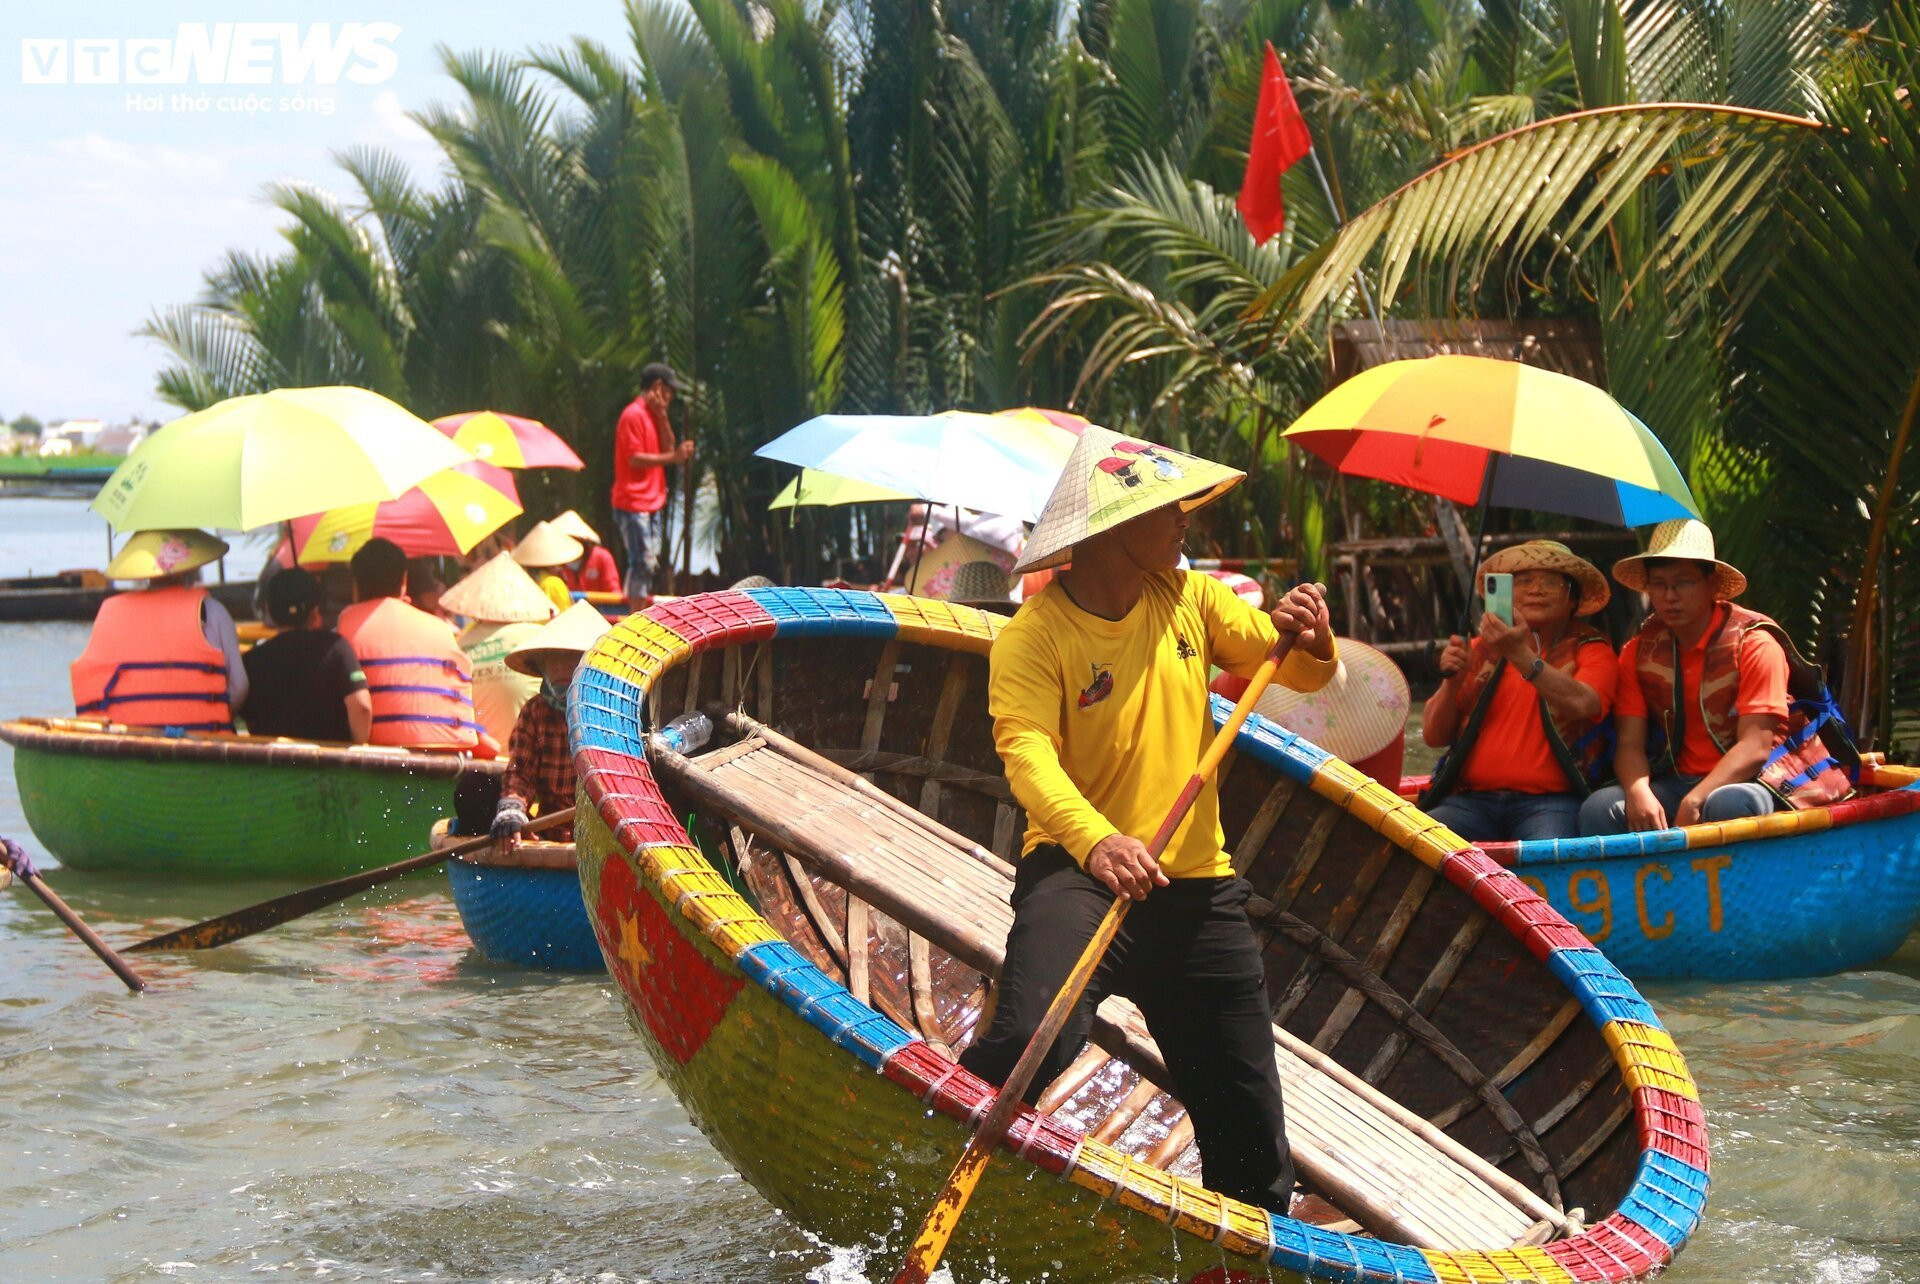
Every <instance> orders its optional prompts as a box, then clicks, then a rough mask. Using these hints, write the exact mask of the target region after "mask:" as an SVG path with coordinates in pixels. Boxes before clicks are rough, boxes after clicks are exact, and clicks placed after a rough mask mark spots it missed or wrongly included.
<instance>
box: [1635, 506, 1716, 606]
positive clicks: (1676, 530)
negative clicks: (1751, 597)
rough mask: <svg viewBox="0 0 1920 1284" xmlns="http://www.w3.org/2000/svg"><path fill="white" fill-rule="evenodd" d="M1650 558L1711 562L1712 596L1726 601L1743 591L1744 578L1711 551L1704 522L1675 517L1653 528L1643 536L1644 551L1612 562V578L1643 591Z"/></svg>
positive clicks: (1711, 547) (1709, 531)
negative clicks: (1644, 541) (1644, 540)
mask: <svg viewBox="0 0 1920 1284" xmlns="http://www.w3.org/2000/svg"><path fill="white" fill-rule="evenodd" d="M1654 558H1675V559H1679V560H1683V561H1689V562H1711V563H1713V596H1714V599H1715V600H1716V601H1720V602H1730V601H1732V600H1733V599H1734V598H1736V597H1739V596H1740V595H1741V594H1742V593H1744V592H1746V591H1747V577H1746V576H1744V575H1742V574H1741V573H1740V572H1739V571H1737V570H1735V569H1734V568H1733V567H1732V566H1730V565H1728V564H1727V563H1725V562H1723V561H1721V560H1720V559H1719V558H1718V557H1715V556H1714V553H1713V532H1712V531H1711V530H1709V529H1708V527H1707V524H1706V523H1705V522H1696V521H1694V520H1693V519H1692V518H1690V517H1676V518H1674V519H1673V520H1671V521H1665V522H1661V523H1660V524H1659V525H1658V526H1656V527H1654V528H1653V534H1652V535H1651V536H1650V537H1648V539H1647V551H1646V552H1644V553H1636V554H1634V555H1633V556H1632V557H1623V558H1621V559H1620V560H1619V561H1617V562H1615V563H1614V564H1613V578H1614V579H1616V580H1619V581H1620V582H1621V583H1622V584H1624V585H1626V586H1627V587H1628V588H1630V589H1632V590H1633V591H1634V592H1636V593H1644V592H1646V591H1647V563H1648V562H1649V561H1652V560H1653V559H1654Z"/></svg>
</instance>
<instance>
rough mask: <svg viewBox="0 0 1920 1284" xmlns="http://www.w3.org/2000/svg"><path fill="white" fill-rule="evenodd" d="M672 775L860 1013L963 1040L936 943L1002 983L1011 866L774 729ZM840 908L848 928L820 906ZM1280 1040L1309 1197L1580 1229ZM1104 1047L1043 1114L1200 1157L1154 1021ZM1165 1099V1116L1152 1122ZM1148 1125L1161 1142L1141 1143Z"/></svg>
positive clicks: (1365, 1208)
mask: <svg viewBox="0 0 1920 1284" xmlns="http://www.w3.org/2000/svg"><path fill="white" fill-rule="evenodd" d="M656 768H657V770H659V772H660V773H661V775H662V778H663V782H669V783H671V784H672V785H675V786H678V787H680V788H683V789H685V790H686V792H687V793H688V794H689V795H691V796H692V797H694V798H695V799H696V800H697V802H698V803H699V804H700V805H701V806H702V807H703V809H709V810H711V811H713V812H716V813H718V814H720V815H721V816H724V817H725V818H726V819H727V820H728V822H729V823H730V825H731V826H732V827H733V831H734V839H735V844H734V845H735V848H736V857H738V856H739V855H741V854H742V853H741V852H740V850H739V849H740V847H741V845H742V840H743V835H742V833H741V831H743V830H744V831H745V833H746V835H751V836H752V837H753V838H757V839H759V840H762V842H763V843H764V844H765V847H764V848H760V849H758V850H759V853H760V855H762V856H765V855H766V854H768V852H769V851H775V852H778V853H783V854H784V855H780V856H775V857H774V858H773V859H774V861H775V863H776V865H778V864H779V863H781V862H784V864H785V871H784V872H785V874H786V875H787V876H789V877H791V878H792V880H793V885H794V888H795V891H796V893H797V897H796V899H797V900H798V901H799V902H800V903H801V908H800V910H799V911H798V912H799V913H800V914H802V915H804V917H805V918H806V919H807V920H808V921H809V922H811V923H812V924H814V925H815V926H816V928H818V929H820V939H822V940H823V941H825V942H826V945H827V948H828V950H829V951H830V952H831V953H832V954H833V955H834V956H835V960H836V961H837V963H838V965H839V966H838V969H837V970H839V971H841V972H842V973H843V974H844V978H845V980H846V983H847V985H848V988H849V989H850V990H852V991H853V993H854V994H855V996H856V997H858V998H860V999H861V1000H862V1001H866V1002H870V1003H874V1004H875V1006H877V1007H879V1008H880V1010H882V1011H885V1012H887V1014H888V1015H889V1016H892V1017H893V1018H894V1019H896V1020H899V1021H900V1022H901V1023H902V1024H903V1025H906V1026H908V1027H909V1028H917V1029H919V1030H920V1032H921V1033H922V1034H924V1035H926V1036H927V1037H929V1039H930V1040H933V1041H934V1042H936V1043H939V1044H943V1045H944V1044H945V1043H946V1041H947V1039H948V1038H949V1037H951V1038H952V1039H953V1041H954V1042H956V1043H957V1042H963V1041H964V1037H965V1036H964V1034H960V1035H955V1034H953V1033H952V1030H951V1029H950V1027H951V1025H952V1024H953V1023H952V1022H949V1023H948V1024H947V1025H944V1026H943V1025H942V1024H941V1022H940V1020H939V1018H938V1014H937V1013H936V1012H935V1011H934V1010H933V1009H934V1008H935V1004H934V1003H933V1002H932V1001H931V998H930V996H929V994H928V993H927V987H926V977H927V974H928V967H927V962H926V946H925V943H926V942H931V943H932V944H933V946H935V947H937V948H938V949H939V950H941V951H944V952H945V953H947V954H949V955H951V956H952V958H953V959H955V960H957V961H958V962H960V963H961V964H964V965H965V966H966V967H968V968H971V969H974V970H975V971H977V972H978V973H980V974H981V975H983V976H988V977H991V976H995V975H997V974H998V972H999V967H1000V963H1001V960H1002V951H1003V948H1004V943H1005V940H1006V935H1007V928H1008V926H1009V925H1010V924H1011V922H1012V918H1013V911H1012V908H1011V906H1010V905H1009V903H1008V897H1009V895H1010V893H1011V890H1012V886H1013V867H1012V866H1011V865H1009V864H1007V863H1006V862H1005V861H1004V860H1002V859H1000V858H999V857H997V856H995V855H993V854H992V853H990V852H987V851H984V850H983V849H981V848H980V847H979V846H977V845H976V844H974V843H972V842H970V841H969V840H967V839H966V838H964V837H963V836H961V835H959V834H956V833H954V832H952V831H950V830H946V829H945V828H944V827H943V826H941V825H940V824H939V823H938V822H937V821H934V820H932V819H930V818H929V817H926V816H924V815H922V814H921V813H919V812H917V811H915V810H914V809H913V808H911V807H910V806H909V805H908V804H906V803H904V802H902V801H900V800H898V799H895V798H894V797H892V796H891V795H889V794H886V793H885V792H883V791H881V790H879V789H878V788H877V787H873V786H868V785H866V782H864V781H861V780H859V779H858V778H856V777H852V776H851V774H850V773H848V772H846V771H845V770H844V769H843V768H839V767H836V766H835V765H834V764H832V763H831V762H828V761H826V760H824V759H821V758H819V757H818V756H817V755H813V754H812V753H811V752H810V751H808V750H806V749H805V748H804V747H803V746H798V745H795V744H793V743H792V742H791V741H787V740H785V739H784V738H783V737H780V736H778V735H777V734H774V733H771V732H768V731H765V730H764V729H762V734H752V735H747V736H745V737H744V738H743V739H741V740H739V741H736V742H735V743H733V744H731V745H727V746H725V747H723V748H719V749H716V750H713V751H711V752H709V753H707V754H704V755H702V756H700V757H698V758H695V759H691V760H690V759H685V758H681V757H679V756H678V755H675V754H671V753H666V752H659V751H656ZM862 786H865V787H862ZM747 841H748V842H751V839H748V840H747ZM797 864H803V865H804V866H805V868H797V867H796V865H797ZM810 876H818V881H816V878H814V877H810ZM827 894H831V895H833V896H834V898H835V905H834V906H833V907H832V909H833V910H837V914H836V913H834V912H832V911H831V910H829V908H828V907H827V906H826V905H824V904H823V903H822V902H823V900H824V899H826V895H827ZM875 917H883V918H887V919H891V920H893V922H894V923H897V924H899V925H901V926H902V927H904V928H905V929H906V932H907V933H908V934H909V935H910V936H911V938H912V943H911V949H912V951H913V952H914V957H913V958H912V965H913V966H912V967H910V968H908V969H905V970H906V971H908V972H909V973H910V976H909V985H908V986H906V987H898V986H896V987H894V988H893V990H892V991H891V992H889V993H886V994H883V993H880V991H881V990H882V988H883V987H882V986H881V984H880V982H879V980H878V977H877V973H878V972H880V971H884V970H885V969H886V967H887V966H888V965H887V964H885V963H884V961H878V962H877V961H876V960H875V959H873V958H870V957H869V954H870V951H869V948H868V942H869V941H870V940H876V941H884V940H885V939H886V938H885V937H884V936H882V935H881V934H880V933H879V932H877V931H874V930H872V929H870V926H869V922H870V919H871V918H875ZM888 999H892V1000H893V1001H892V1002H888V1001H887V1000H888ZM976 1015H977V1014H976ZM1274 1040H1275V1047H1274V1055H1275V1058H1276V1062H1277V1064H1278V1066H1279V1069H1280V1075H1281V1081H1282V1087H1283V1091H1284V1093H1285V1100H1286V1112H1287V1132H1288V1139H1289V1141H1290V1143H1291V1145H1292V1147H1293V1152H1294V1157H1295V1162H1296V1165H1297V1167H1298V1168H1299V1170H1300V1173H1301V1178H1302V1181H1303V1182H1304V1183H1305V1184H1306V1185H1307V1186H1308V1187H1309V1189H1311V1190H1313V1191H1316V1192H1318V1193H1320V1194H1322V1195H1324V1196H1325V1197H1326V1198H1327V1200H1328V1201H1329V1202H1331V1203H1332V1204H1334V1205H1335V1206H1337V1207H1338V1208H1339V1209H1341V1210H1342V1211H1343V1212H1344V1213H1346V1214H1347V1215H1348V1216H1349V1217H1351V1218H1352V1219H1354V1221H1355V1222H1357V1223H1358V1224H1359V1225H1360V1226H1362V1227H1364V1228H1365V1229H1367V1230H1369V1231H1372V1232H1373V1233H1375V1234H1377V1235H1380V1236H1381V1237H1383V1238H1389V1239H1393V1240H1395V1241H1398V1242H1403V1243H1409V1244H1414V1245H1417V1246H1422V1247H1433V1248H1452V1249H1476V1248H1477V1249H1486V1248H1495V1247H1503V1246H1506V1245H1509V1244H1515V1243H1521V1242H1540V1241H1542V1240H1544V1239H1546V1238H1549V1237H1553V1236H1557V1235H1559V1234H1563V1233H1565V1232H1566V1231H1567V1230H1568V1228H1569V1223H1568V1221H1567V1219H1566V1217H1565V1215H1564V1214H1562V1213H1560V1212H1559V1211H1558V1210H1557V1209H1555V1208H1554V1207H1553V1206H1552V1205H1550V1204H1548V1203H1547V1202H1546V1201H1545V1200H1543V1199H1542V1198H1540V1196H1539V1195H1538V1194H1536V1193H1535V1192H1533V1191H1531V1190H1529V1189H1527V1188H1526V1187H1525V1186H1523V1185H1521V1184H1520V1183H1518V1182H1516V1181H1514V1180H1513V1179H1512V1178H1510V1177H1508V1176H1507V1175H1506V1174H1504V1173H1501V1172H1500V1171H1499V1170H1498V1169H1496V1168H1494V1167H1493V1165H1492V1164H1490V1163H1488V1162H1487V1161H1485V1160H1484V1159H1482V1158H1481V1157H1480V1156H1478V1155H1475V1154H1473V1153H1472V1152H1471V1151H1469V1150H1468V1149H1467V1148H1466V1147H1464V1146H1462V1145H1461V1144H1460V1143H1458V1142H1456V1141H1454V1140H1453V1139H1452V1138H1449V1137H1447V1136H1446V1135H1445V1134H1444V1133H1442V1132H1440V1130H1439V1129H1438V1128H1435V1127H1433V1126H1432V1125H1431V1124H1429V1123H1428V1122H1427V1121H1426V1120H1424V1119H1421V1118H1420V1117H1419V1116H1418V1115H1416V1114H1414V1113H1413V1112H1411V1111H1409V1110H1407V1109H1406V1108H1404V1107H1402V1106H1400V1105H1399V1104H1398V1103H1396V1102H1394V1101H1393V1100H1391V1099H1390V1098H1388V1097H1386V1096H1385V1095H1384V1094H1382V1093H1381V1092H1379V1090H1378V1089H1376V1088H1374V1087H1373V1086H1372V1085H1370V1084H1368V1083H1366V1082H1365V1081H1364V1080H1363V1079H1361V1078H1360V1077H1359V1076H1358V1075H1356V1074H1353V1073H1352V1072H1351V1071H1349V1070H1347V1069H1345V1068H1344V1067H1342V1066H1340V1065H1339V1064H1338V1063H1337V1062H1336V1061H1334V1060H1333V1059H1332V1058H1331V1057H1328V1056H1326V1055H1325V1054H1323V1053H1321V1052H1319V1051H1317V1050H1316V1049H1315V1048H1313V1047H1312V1046H1311V1045H1310V1044H1308V1043H1307V1042H1305V1041H1303V1040H1301V1039H1299V1038H1297V1037H1296V1036H1294V1035H1293V1034H1291V1033H1289V1032H1288V1031H1286V1030H1284V1029H1282V1028H1281V1027H1279V1026H1275V1027H1274ZM1094 1042H1095V1044H1096V1045H1097V1047H1098V1048H1100V1049H1104V1051H1105V1053H1109V1054H1111V1058H1110V1057H1109V1056H1107V1055H1104V1054H1102V1053H1100V1052H1096V1051H1095V1050H1094V1049H1093V1048H1090V1049H1089V1050H1088V1053H1087V1054H1085V1055H1083V1056H1082V1057H1081V1058H1080V1060H1079V1061H1077V1062H1076V1063H1075V1064H1074V1065H1073V1066H1072V1067H1070V1068H1069V1069H1068V1070H1067V1071H1066V1072H1065V1073H1064V1074H1063V1075H1062V1076H1061V1078H1060V1080H1058V1081H1056V1082H1055V1083H1054V1084H1053V1085H1051V1086H1050V1087H1049V1089H1048V1090H1047V1091H1046V1092H1045V1093H1044V1094H1043V1095H1042V1097H1041V1101H1040V1104H1041V1108H1042V1109H1045V1110H1052V1111H1056V1112H1061V1113H1063V1116H1064V1117H1073V1118H1074V1122H1076V1123H1077V1124H1080V1125H1081V1126H1083V1127H1084V1128H1085V1129H1086V1131H1087V1132H1088V1133H1089V1134H1090V1135H1092V1136H1094V1137H1096V1138H1098V1139H1100V1140H1102V1141H1107V1142H1112V1143H1115V1144H1121V1138H1122V1137H1123V1135H1124V1136H1125V1137H1126V1138H1127V1139H1128V1140H1129V1141H1131V1142H1133V1143H1134V1144H1133V1145H1131V1146H1127V1145H1123V1149H1129V1150H1131V1151H1132V1152H1134V1153H1136V1154H1137V1155H1138V1157H1140V1158H1143V1159H1146V1160H1148V1161H1149V1162H1152V1163H1156V1164H1160V1165H1162V1166H1169V1167H1172V1166H1174V1165H1173V1164H1172V1163H1171V1161H1172V1160H1174V1159H1176V1158H1177V1157H1179V1156H1181V1155H1182V1154H1188V1155H1189V1156H1190V1154H1191V1148H1192V1129H1191V1125H1189V1124H1188V1123H1187V1122H1186V1120H1185V1117H1184V1111H1183V1110H1181V1109H1180V1108H1179V1107H1178V1105H1177V1103H1175V1102H1172V1101H1171V1099H1170V1098H1168V1097H1167V1094H1166V1089H1167V1087H1168V1085H1169V1084H1170V1082H1171V1080H1170V1079H1169V1077H1168V1075H1167V1071H1166V1068H1165V1063H1164V1061H1163V1060H1162V1058H1161V1056H1160V1052H1159V1050H1158V1049H1157V1048H1156V1047H1155V1046H1154V1043H1153V1040H1152V1038H1151V1036H1150V1035H1149V1034H1148V1033H1147V1030H1146V1024H1145V1021H1144V1019H1143V1018H1142V1017H1141V1015H1140V1013H1139V1011H1138V1010H1137V1009H1136V1008H1134V1007H1133V1005H1132V1004H1130V1003H1128V1002H1126V1001H1125V1000H1124V999H1120V998H1117V997H1116V998H1109V999H1108V1000H1106V1001H1105V1002H1104V1003H1103V1004H1102V1005H1101V1007H1100V1009H1099V1011H1098V1016H1097V1020H1096V1028H1095V1032H1094ZM1112 1058H1118V1059H1120V1060H1122V1061H1124V1062H1125V1063H1126V1066H1127V1067H1131V1069H1132V1071H1133V1072H1135V1074H1136V1075H1137V1080H1138V1081H1137V1083H1135V1084H1134V1086H1133V1088H1132V1089H1131V1090H1130V1091H1128V1092H1126V1093H1125V1095H1124V1096H1122V1097H1121V1098H1120V1099H1119V1100H1118V1101H1117V1102H1116V1101H1114V1100H1113V1095H1114V1094H1113V1093H1111V1092H1109V1094H1108V1096H1107V1097H1105V1098H1103V1099H1102V1101H1101V1105H1100V1108H1099V1109H1096V1110H1093V1111H1091V1112H1082V1113H1081V1115H1080V1116H1075V1115H1074V1112H1073V1111H1072V1110H1071V1109H1067V1110H1064V1111H1063V1109H1062V1108H1063V1107H1067V1106H1068V1103H1069V1102H1070V1101H1073V1100H1075V1099H1076V1096H1077V1094H1080V1093H1081V1090H1082V1089H1083V1088H1084V1087H1086V1086H1087V1085H1088V1084H1089V1083H1091V1082H1092V1081H1093V1080H1094V1079H1096V1078H1098V1077H1100V1076H1102V1075H1104V1074H1107V1073H1109V1066H1110V1065H1111V1064H1112ZM1156 1098H1158V1099H1159V1101H1158V1103H1157V1104H1158V1106H1159V1107H1160V1108H1159V1109H1149V1106H1150V1105H1153V1104H1156ZM1136 1125H1139V1126H1136ZM1147 1125H1152V1126H1153V1127H1156V1128H1158V1131H1157V1132H1152V1131H1151V1129H1149V1131H1148V1132H1145V1133H1143V1132H1142V1131H1141V1128H1142V1127H1145V1126H1147ZM1189 1170H1190V1169H1189Z"/></svg>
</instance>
